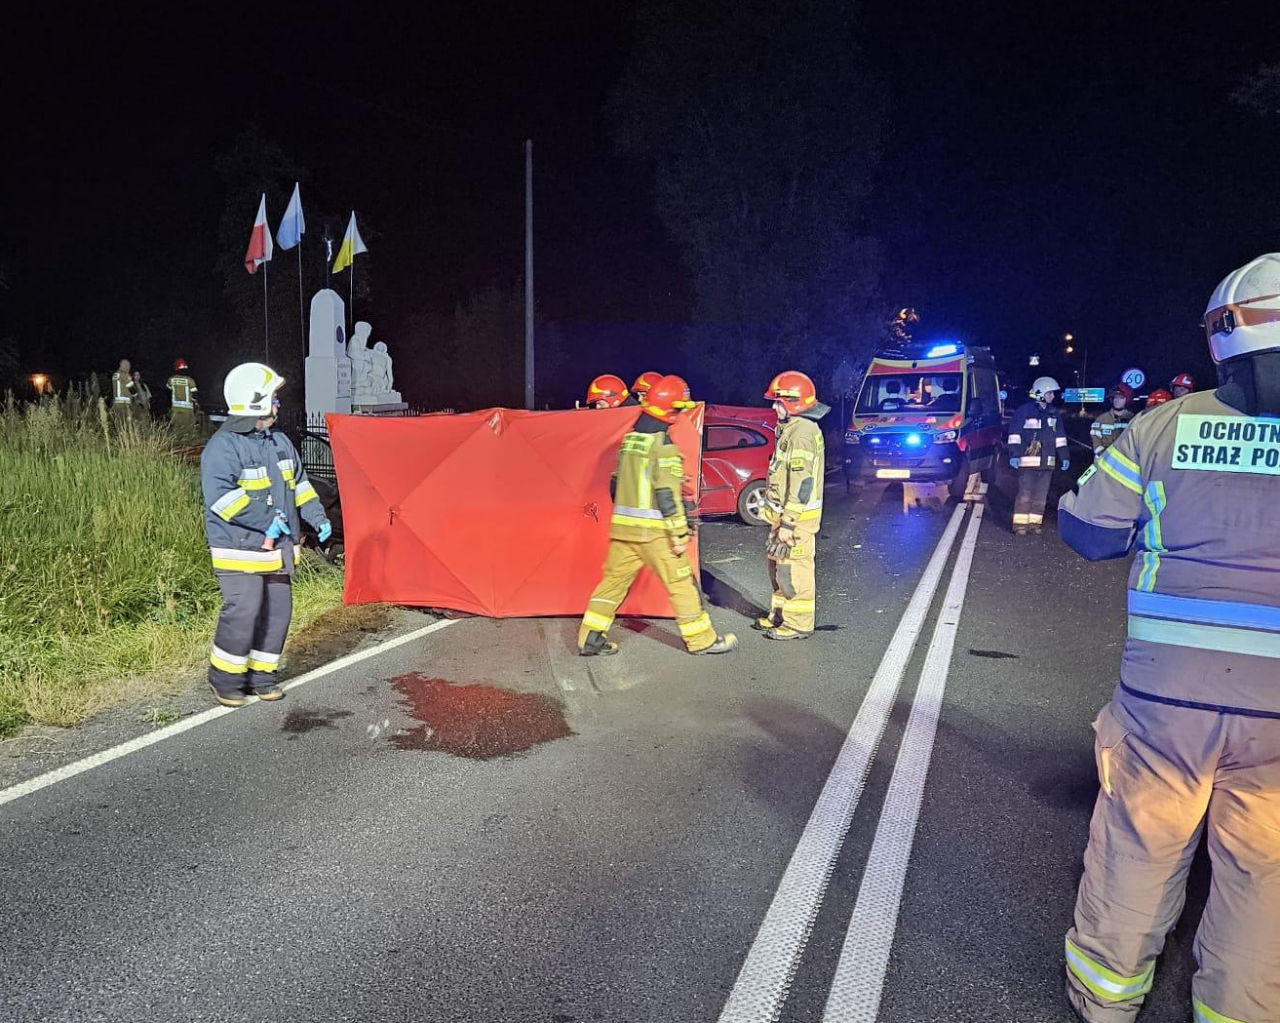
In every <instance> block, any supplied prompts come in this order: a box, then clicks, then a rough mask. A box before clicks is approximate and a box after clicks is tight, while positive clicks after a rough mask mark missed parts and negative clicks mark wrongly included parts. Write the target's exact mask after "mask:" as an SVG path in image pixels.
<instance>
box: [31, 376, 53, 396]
mask: <svg viewBox="0 0 1280 1023" xmlns="http://www.w3.org/2000/svg"><path fill="white" fill-rule="evenodd" d="M48 382H49V378H48V377H47V376H45V375H44V374H43V373H32V374H31V386H32V387H34V388H35V389H36V394H44V387H45V384H47V383H48Z"/></svg>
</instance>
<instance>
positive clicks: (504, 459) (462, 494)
mask: <svg viewBox="0 0 1280 1023" xmlns="http://www.w3.org/2000/svg"><path fill="white" fill-rule="evenodd" d="M639 414H640V413H639V410H638V409H635V408H619V409H599V410H585V409H575V410H571V411H565V412H522V411H516V410H512V409H489V410H488V411H485V412H472V413H468V414H466V415H435V416H421V417H418V418H404V419H382V418H376V417H373V416H340V415H330V416H328V417H327V418H328V425H329V438H330V441H331V443H332V445H333V460H334V465H335V467H336V469H337V472H338V489H339V493H340V495H341V500H342V521H343V532H344V534H345V540H346V584H345V592H344V598H345V600H346V603H348V604H365V603H371V602H375V601H388V602H390V603H395V604H409V605H416V606H420V607H440V608H450V609H453V610H456V611H469V612H471V613H473V614H481V615H489V616H491V617H495V618H516V617H528V616H535V615H580V614H582V612H583V611H584V610H585V609H586V606H587V600H588V598H589V597H590V596H591V591H592V589H593V588H594V587H595V584H596V583H597V582H598V581H599V579H600V568H601V566H602V565H603V564H604V556H605V551H606V549H607V548H608V545H609V515H610V511H611V508H612V504H611V502H610V500H609V476H610V474H611V473H612V472H613V470H614V468H615V466H616V464H617V457H618V447H619V445H620V444H621V442H622V437H623V435H624V434H625V433H626V432H627V431H628V430H630V429H631V426H632V424H633V423H634V422H635V420H636V416H637V415H639ZM702 415H703V406H702V405H699V406H698V407H697V408H695V409H691V410H689V411H688V412H686V413H684V414H683V415H682V416H681V419H680V421H679V422H678V423H676V424H673V426H672V429H671V433H672V439H673V440H674V441H675V443H676V444H677V445H679V447H680V449H681V451H682V452H683V454H684V458H685V471H686V474H687V475H688V476H689V477H690V483H689V486H690V488H691V492H692V496H694V497H696V480H697V475H698V464H699V454H700V446H701V435H702ZM689 556H690V558H691V559H692V560H693V563H694V567H695V571H696V570H697V549H696V544H695V545H694V546H693V547H691V549H690V555H689ZM621 613H622V614H629V615H641V616H644V617H651V618H669V617H672V611H671V604H670V602H669V601H668V600H667V595H666V591H665V590H663V588H662V586H661V585H660V584H659V583H658V582H657V580H655V579H654V578H653V577H652V576H651V575H650V574H649V573H648V572H642V573H641V575H640V578H639V579H638V580H637V581H636V585H635V586H634V587H633V588H632V590H631V595H630V596H629V597H628V598H627V600H626V602H625V603H624V604H623V605H622V608H621Z"/></svg>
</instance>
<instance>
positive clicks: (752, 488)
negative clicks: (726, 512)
mask: <svg viewBox="0 0 1280 1023" xmlns="http://www.w3.org/2000/svg"><path fill="white" fill-rule="evenodd" d="M738 518H740V519H742V521H743V522H745V523H746V524H747V525H748V526H767V525H768V524H769V523H768V521H767V520H766V519H765V517H764V480H752V481H751V482H750V483H748V484H747V485H746V486H745V487H743V488H742V492H741V493H740V494H739V495H738Z"/></svg>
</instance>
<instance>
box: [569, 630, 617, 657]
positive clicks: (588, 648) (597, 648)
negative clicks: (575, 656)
mask: <svg viewBox="0 0 1280 1023" xmlns="http://www.w3.org/2000/svg"><path fill="white" fill-rule="evenodd" d="M617 652H618V644H617V643H614V642H613V641H612V640H609V639H606V638H605V635H604V633H603V632H588V633H587V641H586V642H585V643H583V644H582V648H581V649H580V650H579V651H578V653H579V654H580V655H582V656H583V657H609V656H611V655H613V654H616V653H617Z"/></svg>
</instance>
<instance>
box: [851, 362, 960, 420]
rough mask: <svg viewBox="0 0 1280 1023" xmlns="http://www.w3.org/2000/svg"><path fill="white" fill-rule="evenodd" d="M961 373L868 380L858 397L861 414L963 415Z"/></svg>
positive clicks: (891, 376) (873, 378) (913, 374)
mask: <svg viewBox="0 0 1280 1023" xmlns="http://www.w3.org/2000/svg"><path fill="white" fill-rule="evenodd" d="M962 383H963V377H962V376H961V374H959V373H902V374H895V375H885V376H879V375H872V376H868V377H867V378H866V380H865V381H864V382H863V384H862V393H861V394H860V395H859V396H858V414H859V415H864V416H874V415H879V414H880V413H884V412H959V411H960V389H961V384H962Z"/></svg>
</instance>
